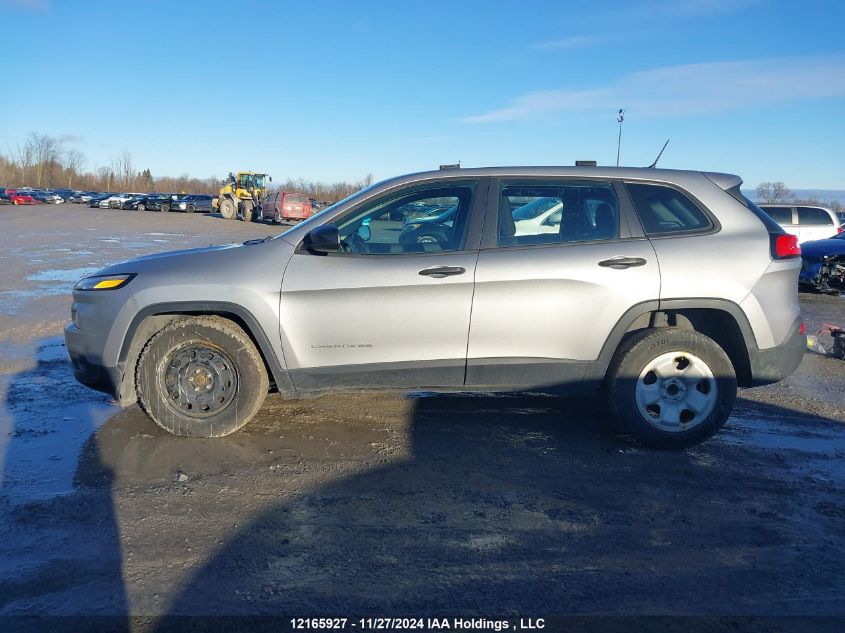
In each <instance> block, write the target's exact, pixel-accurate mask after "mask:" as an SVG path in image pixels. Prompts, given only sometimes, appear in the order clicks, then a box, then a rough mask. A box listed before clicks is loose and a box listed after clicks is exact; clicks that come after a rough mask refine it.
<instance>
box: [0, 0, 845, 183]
mask: <svg viewBox="0 0 845 633" xmlns="http://www.w3.org/2000/svg"><path fill="white" fill-rule="evenodd" d="M0 15H2V18H0V19H2V23H3V38H2V41H0V71H2V76H3V77H4V78H5V82H4V88H3V96H2V97H0V152H4V153H9V151H10V150H11V149H13V148H14V147H15V146H16V144H17V143H20V142H21V141H22V140H23V139H24V138H25V137H26V135H27V134H28V133H29V132H31V131H37V132H41V133H47V134H50V135H54V136H57V137H61V138H63V139H64V140H65V145H66V147H74V148H76V149H78V150H80V151H81V152H82V153H83V154H84V155H85V156H86V167H87V168H88V169H96V167H98V166H102V165H108V164H109V162H110V161H111V159H112V158H116V157H118V156H119V155H120V154H122V153H123V151H125V150H126V151H129V152H131V154H132V158H133V162H134V164H135V166H136V168H138V169H139V170H140V169H143V168H149V169H150V170H151V171H152V173H153V175H172V176H178V175H181V174H183V173H188V174H191V175H192V176H199V177H206V176H211V175H216V176H218V177H221V176H224V175H225V174H226V173H227V172H228V171H230V170H237V169H253V170H260V171H268V172H269V173H271V174H272V175H273V176H274V178H276V179H285V178H287V177H293V178H299V177H303V178H307V179H314V180H338V179H357V178H360V177H362V176H364V175H365V174H367V173H372V174H373V175H374V176H375V177H376V178H377V179H379V178H383V177H388V176H391V175H396V174H399V173H405V172H409V171H418V170H425V169H430V168H436V167H437V165H438V164H440V163H451V162H457V161H461V162H462V164H463V165H464V166H483V165H520V164H522V165H524V164H528V165H560V164H563V165H567V164H572V163H573V162H574V161H575V160H576V159H595V160H597V161H599V163H600V164H614V163H615V161H616V141H617V131H618V125H617V123H616V111H617V110H618V109H619V108H621V107H626V108H627V114H626V118H625V122H624V124H623V125H624V127H623V138H622V164H626V165H648V164H649V163H651V161H652V160H653V159H654V157H655V155H656V154H657V152H658V150H659V149H660V147H661V146H662V144H663V142H664V141H665V140H666V139H667V138H670V139H671V142H670V143H669V146H668V148H667V149H666V152H665V153H664V155H663V158H662V159H661V166H663V167H674V168H681V169H704V170H715V171H727V172H733V173H738V174H740V175H741V176H742V177H743V178H744V180H745V182H746V183H747V184H748V185H750V186H754V185H756V184H757V183H759V182H761V181H764V180H783V181H785V182H786V183H787V184H788V185H789V186H791V187H793V188H802V187H804V188H809V187H815V188H830V189H845V169H844V168H843V167H845V164H844V163H845V161H843V155H844V154H845V38H843V24H845V5H844V4H843V3H841V2H833V1H830V2H828V1H819V2H809V1H808V2H801V3H799V2H785V1H784V2H766V1H763V0H674V1H667V2H663V1H659V0H641V1H636V0H631V1H629V2H624V3H623V2H602V1H600V0H599V1H593V2H591V3H589V4H588V3H570V2H561V1H557V2H540V1H528V0H523V1H510V0H487V1H484V2H475V1H461V0H451V1H448V2H441V1H439V0H426V1H425V2H413V1H410V0H408V1H399V0H394V1H392V2H368V1H366V0H357V1H354V2H353V1H347V2H340V1H337V2H332V1H320V0H310V1H307V2H306V1H304V0H300V1H299V2H283V1H278V2H263V3H259V2H248V1H241V2H232V1H231V0H229V1H227V2H214V1H202V2H200V1H196V2H195V1H190V0H184V1H179V0H170V1H168V2H162V1H159V0H143V1H141V0H139V1H130V0H121V1H120V2H115V1H114V0H112V1H109V2H101V1H97V0H88V1H85V2H73V1H70V0H0ZM17 85H20V86H22V88H21V89H20V90H13V88H12V87H13V86H17Z"/></svg>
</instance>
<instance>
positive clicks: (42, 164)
mask: <svg viewBox="0 0 845 633" xmlns="http://www.w3.org/2000/svg"><path fill="white" fill-rule="evenodd" d="M26 143H27V145H29V146H30V147H31V148H32V158H33V161H34V163H35V183H36V185H37V186H39V187H40V186H42V184H43V183H44V176H45V175H46V173H47V172H48V170H49V169H51V168H52V167H53V166H54V165H57V164H58V163H59V159H60V158H61V155H62V144H61V143H60V142H59V140H58V139H56V138H53V137H52V136H48V135H47V134H38V133H37V132H33V133H32V134H30V135H29V138H28V139H27V141H26Z"/></svg>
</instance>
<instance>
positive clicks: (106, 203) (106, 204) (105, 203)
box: [97, 193, 120, 209]
mask: <svg viewBox="0 0 845 633" xmlns="http://www.w3.org/2000/svg"><path fill="white" fill-rule="evenodd" d="M119 196H120V194H119V193H116V194H115V195H113V196H111V197H109V198H103V199H102V200H100V204H98V205H97V206H98V207H100V208H101V209H108V208H109V203H110V202H111V201H112V200H117V198H118V197H119Z"/></svg>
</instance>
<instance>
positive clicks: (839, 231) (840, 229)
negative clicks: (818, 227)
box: [836, 226, 845, 235]
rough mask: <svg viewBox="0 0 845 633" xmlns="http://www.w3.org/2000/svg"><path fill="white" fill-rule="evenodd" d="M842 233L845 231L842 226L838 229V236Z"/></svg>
mask: <svg viewBox="0 0 845 633" xmlns="http://www.w3.org/2000/svg"><path fill="white" fill-rule="evenodd" d="M842 231H845V229H843V228H842V227H841V226H840V227H839V228H837V229H836V234H837V235H839V234H840V233H841V232H842Z"/></svg>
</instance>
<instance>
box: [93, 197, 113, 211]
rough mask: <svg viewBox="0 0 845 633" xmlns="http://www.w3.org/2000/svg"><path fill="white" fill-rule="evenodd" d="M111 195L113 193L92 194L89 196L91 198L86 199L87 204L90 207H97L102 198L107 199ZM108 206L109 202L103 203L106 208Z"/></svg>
mask: <svg viewBox="0 0 845 633" xmlns="http://www.w3.org/2000/svg"><path fill="white" fill-rule="evenodd" d="M113 195H114V194H113V193H98V194H96V195H93V196H91V200H89V201H88V206H89V207H91V208H99V207H100V204H101V203H102V202H103V201H104V200H108V199H109V198H111V197H112V196H113ZM108 207H109V204H108V202H106V205H105V207H104V208H106V209H108Z"/></svg>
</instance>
